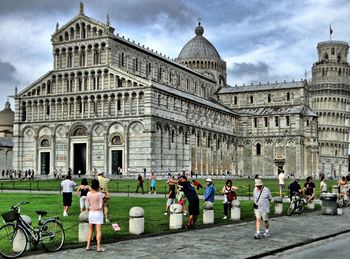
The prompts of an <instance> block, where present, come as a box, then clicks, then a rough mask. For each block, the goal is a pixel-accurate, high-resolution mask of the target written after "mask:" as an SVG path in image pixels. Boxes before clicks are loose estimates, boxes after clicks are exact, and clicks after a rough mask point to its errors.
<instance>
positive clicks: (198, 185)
mask: <svg viewBox="0 0 350 259" xmlns="http://www.w3.org/2000/svg"><path fill="white" fill-rule="evenodd" d="M192 183H193V186H194V187H196V189H197V192H198V191H199V189H203V185H201V183H200V182H199V181H197V180H192Z"/></svg>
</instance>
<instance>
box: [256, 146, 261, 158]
mask: <svg viewBox="0 0 350 259" xmlns="http://www.w3.org/2000/svg"><path fill="white" fill-rule="evenodd" d="M256 155H257V156H260V155H261V145H260V143H258V144H256Z"/></svg>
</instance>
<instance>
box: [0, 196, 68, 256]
mask: <svg viewBox="0 0 350 259" xmlns="http://www.w3.org/2000/svg"><path fill="white" fill-rule="evenodd" d="M28 203H29V202H26V201H21V202H19V203H18V204H16V205H14V206H12V207H11V211H9V212H6V213H3V214H2V217H3V219H4V222H5V223H6V224H5V225H3V226H2V227H1V228H0V254H1V255H2V256H4V257H5V258H16V257H19V256H20V255H22V254H23V253H24V252H25V251H26V250H27V249H29V248H30V244H32V245H33V246H34V247H36V246H37V245H38V244H39V243H41V244H42V246H43V247H44V249H45V250H47V251H49V252H56V251H58V250H60V249H61V248H62V246H63V243H64V240H65V234H64V229H63V226H62V223H61V222H60V221H59V219H58V217H54V218H48V219H45V220H43V219H42V218H43V217H44V216H45V215H46V214H47V212H46V211H36V214H38V226H36V227H34V228H33V227H32V226H30V225H29V224H28V223H27V222H26V221H25V220H24V219H23V218H22V217H21V215H20V206H21V205H24V204H28Z"/></svg>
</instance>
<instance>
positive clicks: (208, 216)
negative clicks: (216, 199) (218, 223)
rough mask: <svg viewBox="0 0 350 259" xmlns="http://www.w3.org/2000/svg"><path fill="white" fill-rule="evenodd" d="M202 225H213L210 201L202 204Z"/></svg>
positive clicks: (212, 205) (212, 210) (212, 208)
mask: <svg viewBox="0 0 350 259" xmlns="http://www.w3.org/2000/svg"><path fill="white" fill-rule="evenodd" d="M203 224H214V204H213V203H212V202H210V201H206V202H204V211H203Z"/></svg>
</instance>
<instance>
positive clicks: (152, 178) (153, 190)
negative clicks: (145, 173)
mask: <svg viewBox="0 0 350 259" xmlns="http://www.w3.org/2000/svg"><path fill="white" fill-rule="evenodd" d="M149 180H150V182H151V188H150V192H149V193H153V194H157V192H156V183H157V178H156V176H155V175H154V173H152V174H151V176H150V177H149Z"/></svg>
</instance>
